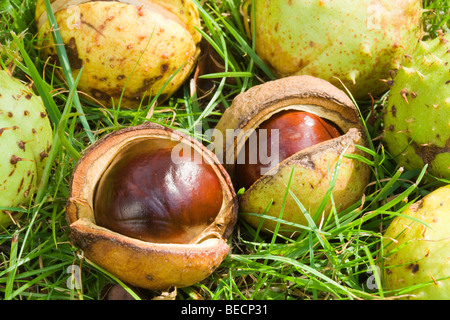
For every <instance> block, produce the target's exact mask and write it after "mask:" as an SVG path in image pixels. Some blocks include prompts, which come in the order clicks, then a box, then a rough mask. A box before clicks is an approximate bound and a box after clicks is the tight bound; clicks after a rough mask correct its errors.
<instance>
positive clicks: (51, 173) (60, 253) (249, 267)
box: [0, 0, 450, 300]
mask: <svg viewBox="0 0 450 320" xmlns="http://www.w3.org/2000/svg"><path fill="white" fill-rule="evenodd" d="M196 3H197V1H196ZM35 5H36V3H35V0H0V68H1V69H4V70H9V71H11V72H12V73H13V74H14V76H15V77H17V78H19V79H22V80H23V81H24V82H27V83H30V82H33V84H34V88H35V89H36V90H37V91H39V90H42V91H40V92H43V91H45V92H47V95H46V96H45V97H44V98H45V99H44V100H45V101H46V107H47V110H48V112H49V114H50V115H55V119H57V121H56V122H55V121H53V125H54V128H55V132H58V133H59V137H62V138H60V139H59V141H56V143H55V144H54V148H53V149H52V150H51V153H50V154H49V157H50V159H51V160H52V163H51V164H52V165H51V166H50V167H49V168H48V170H47V171H46V172H45V176H44V179H43V181H44V183H45V187H44V188H42V189H41V190H40V191H39V192H37V194H36V195H35V197H34V201H33V202H32V203H31V204H30V205H29V206H28V207H26V206H24V207H21V210H23V211H24V215H23V217H22V218H21V219H20V220H19V221H18V223H17V225H13V226H10V227H8V228H7V229H6V230H0V299H5V300H77V299H82V300H97V299H100V298H102V296H103V293H104V292H105V288H107V287H108V286H110V285H111V284H119V286H121V287H123V288H124V289H125V290H127V291H129V292H131V291H132V289H133V288H130V287H128V286H126V285H125V284H123V283H122V282H120V281H119V280H118V279H116V278H115V277H114V276H112V275H110V274H108V273H107V272H106V271H104V270H102V269H101V268H100V267H98V266H96V265H95V264H93V263H92V262H90V261H89V260H88V259H86V258H85V257H84V256H83V252H82V251H80V250H79V249H78V248H77V247H75V246H73V245H72V243H71V242H70V239H69V226H68V224H67V221H66V217H65V206H66V202H67V199H68V194H69V190H68V186H69V182H70V178H71V174H72V171H73V169H74V166H75V164H76V163H77V161H78V160H79V158H80V156H81V155H82V154H83V151H84V150H85V148H86V147H87V146H89V145H91V144H92V143H93V142H95V141H96V140H98V139H99V138H100V137H102V136H104V135H105V134H107V133H109V132H113V131H116V130H118V129H120V128H123V127H127V126H132V125H137V124H141V123H143V122H145V121H148V115H149V111H150V106H151V104H149V105H143V106H142V107H141V108H140V109H137V110H125V109H121V108H105V107H103V106H100V105H95V104H92V103H91V102H89V101H87V100H86V99H85V96H84V95H83V93H82V92H79V93H78V97H79V100H69V99H68V97H69V94H71V93H72V94H73V93H74V91H75V87H74V86H73V85H71V83H70V82H69V83H68V84H67V83H62V82H61V81H60V80H58V78H56V76H55V68H54V67H53V66H51V65H49V64H48V62H47V61H44V60H43V59H42V58H41V57H40V55H39V52H38V48H39V41H38V40H37V38H36V26H35V23H34V9H35ZM198 5H199V6H201V8H202V10H200V13H201V18H202V24H203V31H204V32H205V35H208V36H209V38H210V41H211V43H212V44H213V46H212V50H216V51H218V52H220V54H221V55H222V57H223V58H224V65H225V66H226V68H225V72H224V73H223V74H222V75H223V76H224V77H223V78H218V79H214V87H213V89H212V91H211V92H210V93H209V94H203V95H200V94H197V95H192V94H191V90H190V83H189V81H187V82H186V83H185V84H184V86H182V87H181V88H180V90H178V91H177V93H176V94H175V95H174V96H172V97H171V98H170V99H168V100H167V101H165V102H164V103H162V104H159V105H157V106H156V107H154V109H152V110H151V111H152V112H151V118H150V121H153V122H157V123H161V124H164V125H167V126H171V127H174V128H176V129H179V130H181V131H183V132H186V133H189V134H194V127H195V126H194V125H193V124H195V123H202V125H203V126H204V127H206V128H212V127H214V125H215V123H216V122H217V121H218V118H219V117H220V115H221V113H222V112H223V110H224V109H225V108H227V107H228V106H229V105H230V104H231V101H232V100H233V98H234V97H235V96H236V95H237V94H239V93H240V92H243V91H246V90H247V89H249V88H251V87H253V86H255V85H257V84H259V83H261V82H262V81H267V80H269V79H271V76H272V75H271V72H270V70H269V69H268V68H267V67H266V66H264V65H263V64H261V62H260V60H259V59H258V57H257V56H256V54H255V52H254V51H253V49H252V46H253V44H252V41H251V40H250V39H249V37H248V36H247V32H246V28H245V25H244V23H243V20H242V15H241V12H240V1H239V0H223V1H214V0H205V1H198ZM424 7H425V8H427V9H429V10H426V11H425V12H424V13H423V15H424V31H425V37H426V38H434V37H436V36H437V31H438V30H444V31H448V27H449V25H450V22H449V21H448V20H449V18H450V13H449V8H450V2H449V1H448V0H436V1H432V0H430V1H424ZM63 69H64V67H63ZM65 71H67V69H66V70H65ZM227 79H233V81H226V80H227ZM73 80H74V81H75V80H76V79H73ZM385 101H386V95H384V96H381V97H375V99H374V101H358V106H359V108H360V110H361V112H362V119H363V121H364V122H365V123H366V125H367V129H368V133H369V136H370V138H371V141H372V144H371V149H370V152H371V155H372V157H373V159H372V160H371V163H370V166H371V169H372V175H371V180H370V183H369V185H368V186H367V189H366V192H365V196H364V197H363V198H362V199H361V200H360V201H359V202H358V203H355V205H354V206H352V207H350V208H348V209H346V210H345V211H344V212H341V213H340V214H339V215H335V214H331V215H330V218H329V219H327V220H326V221H324V223H323V224H322V225H321V227H320V228H318V227H316V226H315V225H311V226H308V227H306V228H305V230H304V232H303V233H302V234H301V235H298V236H296V237H293V238H286V237H283V236H282V235H279V234H265V233H261V232H259V231H258V230H255V229H254V228H253V227H251V226H249V225H248V224H246V223H245V222H244V221H242V220H241V219H239V221H238V223H237V225H236V227H235V229H234V231H233V233H232V235H231V236H230V238H229V243H230V247H231V252H230V254H229V256H228V257H227V258H226V259H225V260H224V261H223V262H222V264H221V265H220V266H219V267H218V268H217V269H216V270H215V271H214V273H213V274H212V275H211V276H209V277H208V278H207V279H205V280H203V281H201V282H200V283H197V284H195V285H192V286H190V287H185V288H177V290H176V291H174V292H171V293H165V292H157V291H155V292H145V293H143V294H145V297H147V298H148V297H150V298H151V297H157V296H160V295H164V294H168V295H169V296H171V297H172V298H176V299H178V300H199V299H206V300H247V299H261V300H354V299H391V298H392V295H393V294H395V292H386V291H385V290H383V286H382V285H380V283H381V279H380V277H379V273H378V269H377V267H376V266H377V264H378V263H379V258H380V257H379V255H380V252H381V250H382V245H381V240H382V235H383V231H384V230H385V229H386V227H387V226H388V225H389V223H390V221H391V220H392V219H393V217H394V216H395V215H397V214H399V213H401V211H402V210H403V209H404V208H405V207H406V206H407V205H409V204H411V203H412V202H414V201H415V200H417V199H419V198H422V197H423V196H425V195H426V194H428V193H429V192H430V191H432V190H433V189H435V188H436V187H437V186H438V183H436V181H434V182H429V183H427V182H425V181H424V180H423V179H422V176H423V172H421V171H420V170H419V171H417V170H413V171H406V170H401V169H400V168H398V166H397V164H396V162H395V159H393V158H392V156H391V155H390V154H389V153H388V152H387V151H386V150H385V148H384V145H383V143H382V141H381V138H380V136H381V133H382V131H383V123H382V114H383V106H384V103H385ZM0 149H1V146H0ZM418 182H420V183H418ZM0 192H1V191H0ZM73 277H76V278H77V279H80V281H81V283H79V284H77V285H76V286H75V285H72V284H71V283H70V280H71V279H72V278H73ZM141 297H143V296H141ZM136 298H137V297H136Z"/></svg>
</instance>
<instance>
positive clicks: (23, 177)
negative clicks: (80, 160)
mask: <svg viewBox="0 0 450 320" xmlns="http://www.w3.org/2000/svg"><path fill="white" fill-rule="evenodd" d="M52 142H53V130H52V126H51V123H50V120H49V118H48V115H47V112H46V110H45V106H44V104H43V103H42V100H41V98H40V97H38V96H36V95H35V94H34V93H33V91H32V90H31V89H30V88H28V87H26V86H25V85H24V84H23V83H21V82H20V81H19V80H17V79H15V78H13V77H11V76H10V75H9V74H8V73H7V72H6V71H3V70H0V150H1V157H0V190H1V191H0V206H2V207H18V206H21V205H23V206H27V205H28V204H29V201H30V199H31V197H32V195H33V193H34V192H35V191H36V190H37V189H38V187H39V183H40V179H41V177H42V174H43V171H44V167H45V165H46V163H47V159H48V154H49V152H50V149H51V145H52ZM10 214H11V216H13V219H14V220H17V219H19V218H20V216H21V214H20V213H19V212H11V211H10ZM12 223H14V221H12V220H11V218H10V216H9V215H8V214H7V213H6V212H4V211H1V210H0V226H1V227H7V226H8V225H11V224H12ZM1 227H0V231H1Z"/></svg>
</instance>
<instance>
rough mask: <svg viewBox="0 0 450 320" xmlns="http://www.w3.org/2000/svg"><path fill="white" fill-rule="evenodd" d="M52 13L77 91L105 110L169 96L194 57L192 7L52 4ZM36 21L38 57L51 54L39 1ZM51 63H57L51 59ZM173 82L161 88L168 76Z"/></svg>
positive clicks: (143, 1)
mask: <svg viewBox="0 0 450 320" xmlns="http://www.w3.org/2000/svg"><path fill="white" fill-rule="evenodd" d="M50 2H51V3H52V7H53V11H54V13H55V18H56V22H57V24H58V26H59V31H60V33H61V37H62V39H63V42H64V44H65V48H66V51H67V54H68V57H69V62H70V65H71V68H72V71H73V73H74V77H76V76H77V74H78V72H80V69H81V67H83V73H82V76H81V79H80V82H79V84H78V88H79V90H81V91H83V92H84V93H86V94H88V95H89V96H91V97H93V98H94V99H95V100H97V101H98V102H101V103H103V104H105V105H106V106H111V105H112V100H111V99H113V100H114V104H115V105H116V106H117V104H118V103H119V101H121V105H122V106H123V107H126V108H135V107H137V106H139V105H140V104H141V103H144V104H145V103H148V102H149V97H151V96H155V95H156V94H157V93H159V91H160V90H162V92H161V96H160V100H164V99H165V98H167V97H169V96H170V95H172V94H173V93H174V92H175V91H176V90H177V89H178V88H179V87H180V86H181V84H182V83H183V82H184V81H185V80H186V78H187V77H188V76H189V74H190V73H191V71H192V69H193V67H194V65H195V63H196V59H197V57H198V55H199V53H200V49H199V43H200V39H201V35H200V33H199V32H198V31H197V30H196V29H195V27H200V20H199V15H198V11H197V8H196V7H195V5H194V4H193V3H192V2H191V1H189V0H186V1H174V0H170V1H161V0H124V1H119V2H116V1H87V0H53V1H50ZM36 21H37V24H38V27H39V38H40V39H43V40H44V41H43V42H42V45H41V47H42V50H41V52H42V55H43V56H44V57H48V56H50V57H53V58H55V59H56V57H57V53H56V48H55V46H54V43H53V39H52V35H51V27H50V25H49V23H48V20H46V12H45V6H44V1H43V0H38V1H37V7H36ZM56 61H57V59H56ZM172 75H174V77H173V79H171V80H170V82H169V83H168V84H167V86H166V87H165V88H164V89H163V87H164V86H165V85H166V83H167V82H168V81H169V79H170V77H171V76H172Z"/></svg>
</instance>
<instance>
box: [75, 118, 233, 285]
mask: <svg viewBox="0 0 450 320" xmlns="http://www.w3.org/2000/svg"><path fill="white" fill-rule="evenodd" d="M147 139H175V140H176V141H180V143H185V144H187V145H189V146H192V147H194V148H195V149H196V150H197V151H199V152H202V154H203V157H204V158H203V159H204V160H205V161H208V162H209V163H210V164H211V165H212V166H213V168H214V170H215V171H216V173H217V176H218V178H219V179H220V182H221V184H222V187H223V189H222V190H223V195H224V199H225V200H224V202H223V205H222V208H221V211H220V212H219V213H218V215H217V217H216V219H215V221H213V222H212V223H211V225H210V226H209V227H207V229H205V230H204V231H203V232H202V234H201V235H200V236H199V237H198V238H197V239H196V240H195V241H194V242H192V243H189V244H170V243H168V244H167V243H151V242H145V241H141V240H138V239H135V238H130V237H127V236H124V235H121V234H118V233H116V232H113V231H111V230H108V229H106V228H103V227H100V226H98V225H96V222H95V215H94V210H93V198H94V194H95V189H96V185H97V182H98V181H99V179H100V177H101V176H102V174H103V172H104V171H105V170H106V168H107V166H108V164H109V163H110V162H111V161H112V159H113V158H114V157H115V156H116V155H117V154H118V153H120V150H121V149H122V148H123V147H125V146H129V145H130V144H133V143H139V141H142V140H147ZM70 187H71V191H70V198H69V201H68V204H67V220H68V222H69V224H70V231H71V239H72V240H73V242H74V243H75V245H77V246H78V247H79V248H80V249H82V250H83V252H84V254H85V256H86V257H87V258H88V259H90V260H92V261H93V262H95V263H96V264H98V265H99V266H101V267H102V268H104V269H105V270H107V271H109V272H110V273H112V274H113V275H115V276H116V277H118V278H119V279H121V280H122V281H124V282H126V283H128V284H131V285H134V286H136V287H140V288H145V289H153V290H159V289H161V290H164V289H168V288H169V287H172V286H175V287H184V286H189V285H192V284H194V283H196V282H198V281H201V280H203V279H204V278H206V277H207V276H209V275H210V274H211V273H212V272H213V271H214V270H215V269H216V268H217V267H218V266H219V264H220V263H221V262H222V260H223V259H224V258H225V257H226V256H227V254H228V252H229V246H228V244H227V237H228V236H229V235H230V233H231V231H232V229H233V227H234V224H235V222H236V218H237V200H236V197H235V193H234V189H233V187H232V184H231V180H230V178H229V176H228V174H227V172H226V171H225V169H224V168H223V167H222V166H221V165H220V163H219V162H218V160H217V158H215V156H214V155H213V154H212V153H211V152H209V151H208V150H207V149H206V148H204V147H203V146H202V145H201V144H200V143H199V142H198V141H196V140H193V139H192V138H190V137H189V136H186V135H184V134H181V133H179V132H176V131H173V130H171V129H168V128H164V127H162V126H160V125H157V124H153V123H145V124H143V125H140V126H135V127H129V128H126V129H122V130H119V131H116V132H114V133H111V134H109V135H107V136H105V137H104V138H102V139H100V140H99V141H98V142H97V143H95V144H94V145H93V146H91V147H89V148H88V149H87V151H86V153H85V154H84V156H83V157H82V158H81V159H80V161H79V162H78V164H77V166H76V168H75V170H74V174H73V178H72V182H71V185H70ZM155 187H157V186H155Z"/></svg>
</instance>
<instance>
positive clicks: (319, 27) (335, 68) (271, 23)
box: [248, 0, 422, 99]
mask: <svg viewBox="0 0 450 320" xmlns="http://www.w3.org/2000/svg"><path fill="white" fill-rule="evenodd" d="M248 1H250V0H248ZM421 15H422V1H420V0H397V1H392V0H378V1H374V0H359V1H354V0H334V1H330V0H320V1H319V0H290V1H287V0H270V1H269V0H256V1H255V17H256V19H255V23H256V28H255V30H256V34H255V36H256V39H255V40H256V51H257V53H258V55H259V56H260V57H261V59H262V60H263V61H264V62H266V64H267V65H269V66H270V67H272V69H273V70H274V72H275V73H276V74H277V75H278V76H279V77H286V76H290V75H301V74H307V75H312V76H315V77H318V78H322V79H324V80H327V81H329V82H331V83H332V84H334V85H336V86H337V87H338V88H341V89H342V88H343V87H342V84H341V83H340V81H339V80H338V79H336V78H339V79H340V80H341V81H342V82H343V83H344V84H345V86H346V87H347V88H348V89H349V90H350V91H351V93H352V94H353V96H354V97H355V98H358V99H359V98H361V99H369V98H370V97H369V95H368V94H369V93H370V94H372V95H373V96H377V95H379V94H381V93H383V92H385V91H387V90H388V86H387V85H386V83H385V82H383V81H381V80H383V79H385V80H386V79H388V77H389V72H390V70H392V69H397V68H398V67H399V64H400V63H401V61H402V60H403V56H404V53H405V52H410V51H411V50H412V49H413V48H414V47H415V46H416V45H417V42H418V41H419V39H420V37H421V34H422V27H421Z"/></svg>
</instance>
